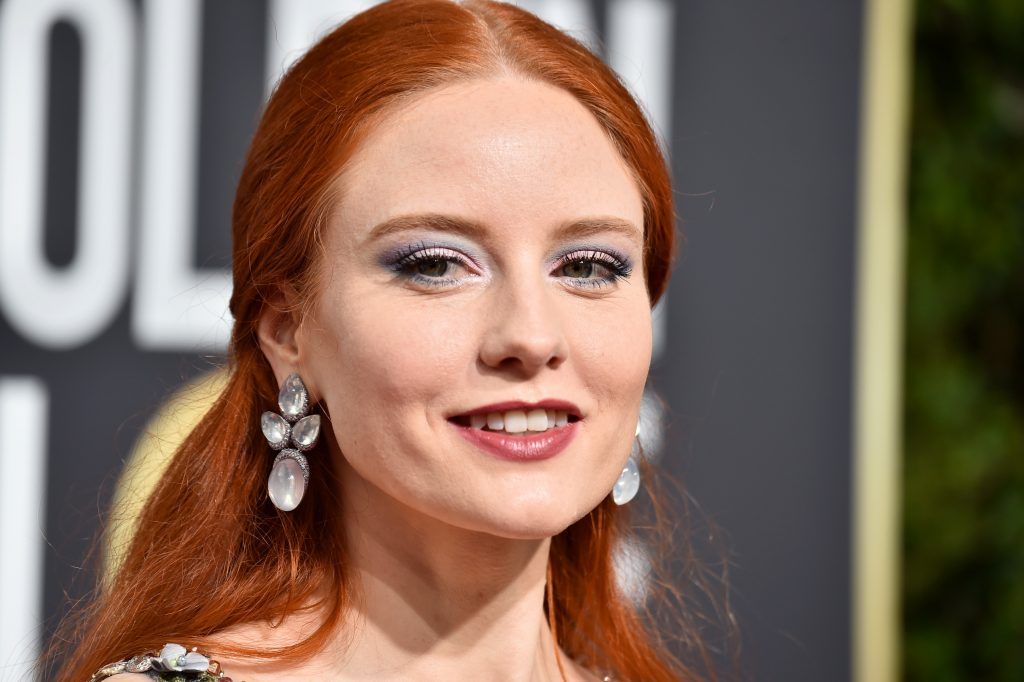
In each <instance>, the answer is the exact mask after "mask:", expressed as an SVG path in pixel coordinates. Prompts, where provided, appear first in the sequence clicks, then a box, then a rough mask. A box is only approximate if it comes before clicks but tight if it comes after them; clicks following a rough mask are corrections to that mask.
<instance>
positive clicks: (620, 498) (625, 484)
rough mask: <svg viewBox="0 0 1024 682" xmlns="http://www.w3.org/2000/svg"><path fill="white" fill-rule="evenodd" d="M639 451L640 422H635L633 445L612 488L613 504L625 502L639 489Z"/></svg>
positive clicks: (634, 495)
mask: <svg viewBox="0 0 1024 682" xmlns="http://www.w3.org/2000/svg"><path fill="white" fill-rule="evenodd" d="M639 452H640V422H639V420H638V421H637V423H636V431H635V432H634V434H633V447H632V449H631V451H630V453H629V459H627V460H626V465H625V466H624V467H622V473H621V474H619V480H617V481H615V486H614V487H613V488H612V500H613V501H614V502H615V504H619V505H622V504H626V503H627V502H629V501H630V500H632V499H633V498H634V497H636V494H637V492H638V491H639V490H640V469H639V467H637V465H636V455H638V454H639Z"/></svg>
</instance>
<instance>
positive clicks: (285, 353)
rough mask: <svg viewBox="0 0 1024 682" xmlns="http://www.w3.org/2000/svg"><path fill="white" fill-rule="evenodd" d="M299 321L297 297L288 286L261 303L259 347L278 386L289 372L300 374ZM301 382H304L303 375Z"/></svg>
mask: <svg viewBox="0 0 1024 682" xmlns="http://www.w3.org/2000/svg"><path fill="white" fill-rule="evenodd" d="M300 324H301V317H300V314H299V306H298V297H297V295H296V294H295V292H294V291H292V290H290V289H288V290H280V289H279V290H278V292H277V293H276V294H275V295H274V296H273V297H271V298H270V299H269V300H268V301H267V303H266V305H264V306H263V312H262V313H261V314H260V319H259V323H258V324H257V326H256V334H257V336H258V337H259V341H260V349H261V350H262V351H263V355H264V356H266V358H267V362H269V363H270V367H271V368H272V369H273V370H274V377H275V378H276V379H277V385H278V386H280V385H281V384H282V383H284V380H285V379H286V378H287V377H288V375H289V374H291V373H292V372H298V373H299V374H302V368H301V359H302V357H301V352H300V344H299V336H300V334H299V326H300ZM303 381H306V378H305V377H303Z"/></svg>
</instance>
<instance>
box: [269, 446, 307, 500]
mask: <svg viewBox="0 0 1024 682" xmlns="http://www.w3.org/2000/svg"><path fill="white" fill-rule="evenodd" d="M267 492H268V493H269V494H270V501H271V502H273V503H274V506H275V507H277V508H278V509H280V510H281V511H291V510H293V509H295V508H296V507H298V506H299V502H302V496H303V495H304V494H305V493H306V478H305V476H304V475H303V473H302V467H301V466H299V463H298V462H296V461H295V460H294V459H292V458H291V457H282V458H280V459H279V460H278V461H277V463H276V464H274V468H273V469H271V470H270V479H269V480H268V481H267Z"/></svg>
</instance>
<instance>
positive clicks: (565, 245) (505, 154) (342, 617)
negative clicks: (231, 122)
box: [60, 0, 707, 682]
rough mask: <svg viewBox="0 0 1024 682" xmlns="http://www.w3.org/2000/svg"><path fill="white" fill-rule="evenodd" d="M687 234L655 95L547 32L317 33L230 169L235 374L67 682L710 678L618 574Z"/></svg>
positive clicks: (479, 24) (109, 593) (420, 10)
mask: <svg viewBox="0 0 1024 682" xmlns="http://www.w3.org/2000/svg"><path fill="white" fill-rule="evenodd" d="M673 226H674V213H673V203H672V190H671V183H670V177H669V172H668V169H667V167H666V164H665V160H664V158H663V157H662V155H661V153H660V150H659V148H658V145H657V143H656V140H655V137H654V135H653V134H652V131H651V128H650V127H649V125H648V123H647V122H646V121H645V119H644V116H643V114H642V113H641V110H640V109H639V107H638V106H637V104H636V102H635V101H634V100H633V99H632V98H631V96H630V95H629V93H628V91H627V90H626V89H625V88H624V87H623V86H622V84H621V83H620V82H619V81H618V80H617V78H616V77H615V76H614V74H613V73H612V72H611V71H610V70H609V69H608V68H607V67H606V66H604V65H603V64H602V62H601V61H600V60H599V59H598V58H597V57H595V56H594V55H593V54H591V53H590V52H588V51H587V50H586V49H585V48H584V47H583V46H581V45H580V44H579V43H577V42H576V41H574V40H572V39H571V38H569V37H567V36H565V35H564V34H562V33H560V32H559V31H557V30H556V29H554V28H552V27H551V26H549V25H547V24H545V23H543V22H542V21H540V20H539V19H537V18H536V17H534V16H532V15H530V14H528V13H526V12H524V11H522V10H519V9H516V8H514V7H512V6H508V5H503V4H499V3H495V2H490V1H489V0H471V1H468V2H463V3H458V4H457V3H453V2H450V1H448V0H396V1H394V2H389V3H384V4H381V5H378V6H376V7H374V8H372V9H370V10H368V11H366V12H364V13H362V14H360V15H358V16H356V17H354V18H352V19H351V20H350V21H348V22H347V23H345V24H343V25H342V26H340V27H338V28H337V29H336V30H335V31H334V32H332V33H331V34H329V35H327V36H326V37H325V38H323V39H322V40H321V41H320V42H319V43H318V44H317V45H316V46H314V47H313V48H312V49H311V50H310V51H309V52H308V54H306V55H305V57H303V58H302V59H301V60H300V61H299V62H298V63H297V64H296V65H295V66H294V67H292V69H291V70H290V71H289V72H288V74H287V75H286V76H285V77H284V79H283V80H282V81H281V83H280V85H279V86H278V88H277V90H276V91H275V93H274V95H273V97H272V98H271V100H270V102H269V104H268V105H267V108H266V111H265V113H264V115H263V118H262V120H261V123H260V126H259V129H258V131H257V133H256V135H255V138H254V140H253V142H252V147H251V150H250V152H249V156H248V158H247V161H246V165H245V168H244V171H243V173H242V177H241V181H240V183H239V187H238V193H237V197H236V201H235V207H234V215H233V230H234V254H233V255H234V260H233V262H234V293H233V296H232V299H231V311H232V313H233V315H234V319H235V326H234V331H233V335H232V342H231V352H230V368H229V369H230V375H229V379H228V383H227V386H226V388H225V389H224V391H223V393H222V394H221V395H220V397H219V399H218V400H217V401H216V403H215V405H214V406H213V408H212V409H211V411H210V412H209V414H208V415H207V416H206V418H205V419H204V421H203V422H202V423H201V424H200V425H199V426H198V427H197V428H196V429H195V430H194V431H193V432H192V433H191V435H190V436H189V437H188V438H187V439H186V441H185V442H184V443H183V445H182V446H181V447H180V449H179V450H178V452H177V454H176V456H175V460H174V461H173V463H172V464H171V468H170V470H169V471H168V473H167V474H166V475H165V476H164V477H163V479H162V480H161V482H160V484H159V485H158V487H157V489H156V490H155V492H154V493H153V494H152V496H151V497H150V499H149V501H148V503H147V505H146V507H145V509H144V512H143V514H142V516H141V518H140V520H139V522H138V528H137V531H136V533H135V536H134V540H133V542H132V544H131V546H130V548H129V549H128V551H127V552H126V555H125V557H124V559H123V561H122V563H121V565H120V568H119V570H118V571H117V573H116V576H114V577H113V578H112V579H111V581H110V584H109V585H108V586H107V587H106V589H105V590H104V592H103V594H102V595H101V597H100V598H99V599H98V600H97V601H96V603H95V604H94V605H93V606H92V607H91V608H90V610H89V611H88V612H87V613H86V614H85V616H84V617H83V619H82V621H81V624H80V625H79V629H78V631H77V632H78V633H80V634H76V635H74V636H75V637H78V638H79V641H78V642H77V645H76V649H75V651H74V653H73V655H72V656H71V657H70V659H69V660H68V662H67V663H66V665H65V668H64V669H63V672H62V673H61V676H60V678H61V679H67V680H85V679H89V678H90V675H93V673H94V671H96V673H95V676H94V677H93V679H97V680H98V679H111V680H116V681H117V682H121V681H122V680H124V681H128V680H133V679H149V677H154V678H156V679H171V678H170V677H168V675H173V673H171V672H166V671H168V670H174V669H180V670H182V671H183V672H182V674H187V675H188V676H187V677H186V678H187V679H207V678H210V679H212V677H213V675H214V674H223V675H229V676H230V677H231V678H232V679H234V680H242V679H244V680H247V682H262V681H265V680H275V681H278V682H280V681H283V680H310V679H330V680H353V679H361V680H366V679H387V680H538V681H540V680H572V681H579V680H600V679H616V680H633V681H641V680H642V681H645V682H647V681H657V680H678V679H683V678H686V679H694V678H696V677H697V674H696V672H695V671H694V670H693V669H691V668H688V667H686V666H684V665H683V664H682V663H680V661H678V660H676V658H675V657H673V656H672V654H671V653H669V651H668V650H667V648H665V646H664V645H663V643H661V640H660V639H659V638H658V637H656V636H654V635H652V634H651V633H649V632H648V631H647V630H646V629H645V627H644V623H643V621H642V619H641V617H640V616H639V615H638V614H637V613H636V611H635V608H634V606H633V605H632V603H631V602H630V601H629V600H628V599H627V598H626V597H625V596H624V595H623V594H622V593H621V592H620V591H619V589H618V587H617V585H616V580H615V576H614V573H613V566H612V558H613V552H614V550H615V549H616V547H618V546H619V543H620V542H622V541H623V540H624V539H625V537H626V533H627V531H628V519H627V516H626V511H627V509H628V507H624V506H621V505H622V504H625V503H626V502H628V499H629V497H631V495H632V494H633V493H634V492H635V490H636V484H637V475H636V473H635V471H634V468H633V467H634V466H635V465H636V464H642V462H640V461H638V459H634V458H633V456H632V455H631V452H636V444H635V435H636V433H637V431H638V416H639V409H640V401H641V396H642V392H643V388H644V384H645V380H646V378H647V372H648V367H649V362H650V357H651V318H650V310H651V306H652V305H653V304H654V303H655V302H656V301H657V300H658V298H659V297H660V296H661V294H662V292H663V291H664V289H665V286H666V280H667V277H668V273H669V267H670V262H671V258H672V252H673V229H674V227H673ZM307 476H308V479H307ZM645 478H649V477H647V476H645ZM613 489H615V490H614V494H610V493H612V491H613ZM617 503H618V504H617ZM681 634H682V636H683V637H684V638H686V639H687V641H688V643H689V645H690V647H691V653H695V654H696V655H697V657H698V658H700V657H704V658H705V661H704V662H705V663H706V659H707V651H706V649H705V647H703V646H702V645H701V644H700V640H699V636H698V635H697V634H696V631H695V629H694V630H693V631H688V632H683V633H681ZM165 642H168V643H171V644H170V646H168V647H165V649H163V650H162V651H160V652H159V653H154V654H153V655H151V656H150V655H147V656H141V657H138V656H137V657H136V658H135V659H132V660H129V657H131V656H133V655H136V654H140V652H147V651H155V650H156V649H159V647H160V645H161V644H163V643H165ZM185 647H188V649H186V648H185ZM192 647H197V648H198V651H190V650H191V649H192ZM209 656H212V657H214V658H215V659H217V661H218V663H219V665H218V664H211V663H210V661H209V660H208V657H209ZM111 661H119V662H118V663H116V664H114V665H106V664H108V663H110V662H111ZM208 669H209V670H210V671H213V672H210V673H207V672H204V671H207V670H208ZM132 670H137V671H141V672H135V673H133V672H131V671H132ZM161 670H163V671H165V672H163V673H160V672H159V671H161ZM190 671H191V672H190ZM218 671H219V672H218ZM201 675H206V677H202V676H201ZM186 678H182V679H186ZM174 679H178V678H174Z"/></svg>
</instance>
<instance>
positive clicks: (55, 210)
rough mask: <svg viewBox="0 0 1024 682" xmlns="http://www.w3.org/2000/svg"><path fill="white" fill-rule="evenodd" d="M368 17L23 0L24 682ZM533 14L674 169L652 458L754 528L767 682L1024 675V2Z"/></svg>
mask: <svg viewBox="0 0 1024 682" xmlns="http://www.w3.org/2000/svg"><path fill="white" fill-rule="evenodd" d="M371 4H373V3H372V2H369V1H361V0H0V436H2V442H3V445H4V447H3V449H2V450H0V457H2V459H0V472H2V476H0V553H2V554H0V562H2V564H0V603H3V604H4V608H5V613H4V617H3V618H0V679H2V680H8V679H10V680H21V679H27V676H28V675H29V673H28V672H27V671H28V670H29V663H30V662H31V660H32V658H33V657H34V656H35V654H36V653H37V652H38V649H39V647H40V646H41V644H42V643H43V642H45V639H46V636H47V634H48V633H49V632H50V631H52V629H53V627H54V625H55V623H56V621H57V620H58V619H59V618H60V617H61V615H62V614H63V613H64V612H65V610H66V608H67V605H68V603H69V601H70V600H74V599H77V598H81V597H82V596H83V595H84V594H86V592H87V590H88V589H89V588H90V587H91V586H92V582H93V581H94V579H95V577H96V576H95V573H94V571H92V570H91V569H89V570H87V569H83V566H85V565H86V564H84V563H83V561H84V558H85V557H86V556H87V554H88V550H89V548H90V547H91V546H93V545H94V539H95V536H96V532H97V529H98V528H99V526H100V523H101V522H102V520H103V518H104V515H105V514H106V512H107V510H108V509H109V506H110V504H111V500H112V499H113V498H114V495H115V489H116V484H117V478H118V476H119V474H120V472H121V470H122V468H123V465H124V463H125V461H126V460H127V459H128V457H129V456H130V454H131V453H132V452H133V450H134V449H135V448H136V445H137V443H138V442H139V439H140V436H142V434H144V432H145V431H146V429H147V428H148V426H147V425H149V424H151V423H152V422H151V420H152V419H153V418H154V415H157V414H159V413H160V408H161V406H162V405H164V404H165V403H166V401H167V400H168V399H169V396H171V395H172V394H173V393H174V391H175V390H177V389H179V388H180V387H181V386H183V385H184V384H186V383H187V382H188V381H190V380H193V379H196V378H201V377H202V376H203V375H204V374H206V373H207V372H209V371H210V370H211V369H213V368H215V367H217V366H219V364H220V363H221V361H222V353H223V350H224V342H225V339H226V337H227V329H228V327H229V324H230V318H229V316H228V314H227V310H226V302H227V296H228V295H229V290H230V289H229V287H230V282H229V280H228V277H227V267H228V265H229V262H228V261H229V254H230V241H229V220H230V208H231V201H232V198H233V192H234V185H235V183H236V181H237V177H238V174H239V171H240V168H241V163H242V160H243V158H244V154H245V151H246V146H247V143H248V140H249V137H250V135H251V134H252V132H253V130H254V128H255V124H256V122H257V120H258V115H259V111H260V107H261V105H262V103H263V101H265V97H266V95H267V93H268V92H269V91H270V89H271V88H272V87H273V84H274V83H275V82H276V80H277V78H278V77H279V75H280V74H281V73H282V71H283V70H284V68H286V66H287V65H288V64H289V63H290V62H291V60H293V59H294V58H296V57H297V56H298V55H300V54H301V53H302V51H303V49H304V48H305V47H307V46H308V45H309V44H311V42H312V41H313V40H315V39H316V37H317V36H319V35H322V34H323V33H324V32H325V31H327V30H329V29H330V28H331V27H332V26H333V25H335V24H336V23H337V22H338V21H340V20H342V19H344V18H345V17H346V16H349V15H351V14H352V13H354V12H356V11H359V10H360V9H362V8H365V7H367V6H369V5H371ZM518 4H520V5H522V6H524V7H526V8H527V9H530V10H532V11H534V12H537V13H538V14H540V15H541V16H543V17H545V18H546V19H548V20H549V21H552V22H553V23H555V24H557V25H559V26H561V27H563V28H565V29H566V30H569V31H570V32H572V33H573V34H574V35H576V36H577V37H579V38H581V39H583V40H584V41H586V42H588V44H590V45H591V46H592V47H593V48H594V49H595V50H596V51H598V52H599V53H600V54H601V55H602V56H603V57H604V58H605V59H606V60H607V61H608V62H609V63H610V64H611V65H612V66H613V67H614V68H615V69H616V70H617V71H618V72H619V73H620V74H621V75H622V76H623V78H624V79H625V80H626V82H627V83H628V84H629V85H630V87H631V88H632V89H633V90H634V92H635V93H636V94H637V96H638V97H639V98H640V100H641V101H642V102H643V103H644V105H645V108H646V109H647V111H648V113H649V116H650V118H651V120H652V122H653V123H654V124H655V127H656V128H657V130H658V132H659V135H660V136H661V139H662V142H663V144H664V147H665V149H666V152H667V153H668V154H669V157H670V159H671V162H672V169H673V175H674V180H675V185H676V191H677V195H676V196H677V200H678V208H679V214H680V217H681V220H680V226H679V227H680V229H681V231H682V233H683V234H684V235H685V238H686V241H685V244H684V245H683V247H682V250H681V258H680V260H679V263H678V265H677V267H676V271H675V274H674V280H673V283H672V285H671V287H670V290H669V294H668V296H667V299H666V301H665V302H664V304H663V305H662V306H660V307H659V309H658V311H657V316H656V329H655V331H656V334H655V339H656V349H655V360H654V365H653V367H652V374H651V381H650V385H649V398H650V399H649V401H648V403H647V410H646V411H645V413H644V414H645V417H644V428H645V437H646V439H647V440H646V441H645V442H647V443H649V444H650V446H651V448H650V449H652V450H653V451H654V456H655V457H656V458H657V459H658V460H659V463H660V464H661V465H662V466H663V467H664V468H665V469H666V470H667V471H669V472H671V473H673V474H675V475H677V476H679V477H680V478H681V479H682V480H683V481H684V483H685V485H686V487H687V490H688V491H689V493H690V495H691V496H692V498H693V499H694V500H695V501H696V502H697V503H698V505H699V507H700V510H701V511H700V514H699V516H700V517H701V519H702V520H701V521H700V525H701V527H702V528H703V527H705V526H706V525H716V526H718V527H719V528H721V529H722V530H723V531H724V535H723V536H722V538H721V541H722V542H724V544H725V546H726V547H728V549H729V552H730V561H729V583H728V584H729V596H730V599H731V605H732V608H733V609H734V610H735V612H736V614H737V617H738V618H739V622H740V627H741V630H742V648H741V650H740V652H739V653H740V656H741V659H742V665H743V668H745V670H746V674H747V676H748V677H749V678H750V679H756V680H780V681H783V680H785V681H791V680H808V681H815V682H817V681H820V680H828V681H830V682H831V681H833V680H836V681H842V680H851V679H856V680H857V681H858V682H887V681H888V680H892V679H897V678H905V679H908V680H978V679H986V680H987V679H992V680H1011V679H1021V678H1024V663H1022V660H1024V657H1021V656H1020V655H1019V654H1017V653H1016V651H1017V649H1018V648H1019V646H1020V642H1021V641H1024V587H1022V586H1021V581H1020V580H1019V576H1020V575H1022V572H1024V542H1022V540H1024V485H1022V484H1024V448H1022V442H1024V419H1022V402H1024V367H1022V357H1021V352H1022V343H1021V334H1022V325H1024V314H1022V313H1024V311H1022V307H1024V191H1022V189H1024V182H1022V180H1024V165H1022V161H1024V158H1022V155H1021V151H1022V146H1024V139H1022V138H1024V41H1022V40H1021V38H1020V36H1024V2H1022V1H1021V0H1001V1H995V0H993V1H992V2H986V3H968V2H962V1H960V0H918V2H917V3H916V6H913V7H912V6H911V5H912V4H913V3H912V0H829V1H828V2H821V1H820V0H777V1H776V2H771V3H766V2H762V1H761V0H729V1H728V2H707V1H705V0H680V1H678V2H677V1H673V0H534V1H532V2H526V1H524V2H520V3H518ZM911 17H913V18H914V20H915V21H914V24H913V26H911V23H910V19H911ZM911 64H912V65H913V68H912V69H911ZM911 96H912V100H911ZM908 169H909V175H908V174H907V172H906V171H907V170H908ZM904 301H906V305H904ZM660 404H663V405H664V407H662V408H660V409H659V408H658V407H657V406H658V405H660ZM679 513H680V522H681V523H690V522H691V521H692V519H690V518H689V517H684V516H683V514H684V510H683V509H680V510H679ZM637 551H639V552H640V559H641V560H640V561H639V564H638V565H642V564H643V561H642V558H643V557H642V554H643V551H644V548H642V547H640V548H638V550H637ZM641 578H642V576H641ZM680 578H681V580H685V576H680ZM641 589H642V586H641ZM901 595H902V597H901Z"/></svg>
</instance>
